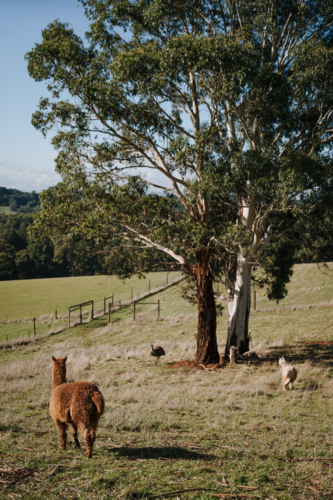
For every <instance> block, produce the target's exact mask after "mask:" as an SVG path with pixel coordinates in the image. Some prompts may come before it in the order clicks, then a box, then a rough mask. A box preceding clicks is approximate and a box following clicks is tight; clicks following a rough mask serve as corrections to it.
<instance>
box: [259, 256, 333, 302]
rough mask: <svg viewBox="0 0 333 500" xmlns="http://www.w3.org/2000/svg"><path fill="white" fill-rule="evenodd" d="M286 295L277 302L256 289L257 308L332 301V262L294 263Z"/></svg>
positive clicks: (263, 291) (262, 290)
mask: <svg viewBox="0 0 333 500" xmlns="http://www.w3.org/2000/svg"><path fill="white" fill-rule="evenodd" d="M287 288H288V295H287V296H286V297H285V299H283V300H281V301H280V302H279V303H278V304H276V302H274V301H273V302H272V301H270V300H268V299H267V296H266V293H265V290H264V289H261V290H257V291H256V294H257V309H259V310H266V309H269V310H273V309H283V308H285V307H288V308H289V307H302V306H309V305H318V304H321V303H330V302H332V301H333V263H327V264H296V265H295V267H294V273H293V275H292V277H291V280H290V283H288V285H287Z"/></svg>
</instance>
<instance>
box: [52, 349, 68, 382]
mask: <svg viewBox="0 0 333 500" xmlns="http://www.w3.org/2000/svg"><path fill="white" fill-rule="evenodd" d="M52 359H53V388H54V387H56V386H57V385H60V384H64V383H65V382H66V360H67V356H65V357H64V358H58V359H56V358H54V357H53V356H52Z"/></svg>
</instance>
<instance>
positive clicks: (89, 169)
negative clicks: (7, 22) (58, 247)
mask: <svg viewBox="0 0 333 500" xmlns="http://www.w3.org/2000/svg"><path fill="white" fill-rule="evenodd" d="M82 3H83V5H84V6H85V12H86V15H87V17H88V18H89V19H90V21H91V28H90V31H89V33H88V34H87V42H86V43H83V41H82V40H81V39H80V38H79V37H78V36H76V35H75V34H74V32H73V31H72V30H71V29H70V28H69V26H67V25H66V24H62V23H59V22H57V21H55V22H54V23H52V24H50V25H49V26H48V28H47V29H46V30H45V31H43V41H42V43H41V44H37V45H36V46H35V48H34V49H33V50H32V51H31V52H29V53H28V54H27V56H26V58H27V60H28V70H29V73H30V75H31V76H32V77H33V78H34V79H35V80H37V81H40V80H46V81H47V82H48V85H49V87H48V88H49V90H50V92H51V93H52V99H51V100H49V99H42V100H41V101H40V106H39V111H37V112H36V113H35V115H34V117H33V124H34V125H35V126H36V127H37V128H38V129H40V130H41V131H42V132H43V133H44V134H46V133H47V131H48V130H49V129H51V128H53V127H58V130H59V131H58V132H57V133H56V135H55V136H54V138H53V144H54V145H55V147H56V148H58V149H59V154H58V157H57V160H56V168H57V171H58V172H59V173H60V174H61V175H62V177H63V182H62V183H60V184H59V185H58V186H57V187H56V188H55V189H54V190H53V191H49V192H46V193H44V195H43V198H42V211H41V213H40V214H39V215H38V216H37V219H36V228H37V231H38V230H39V229H40V228H42V227H43V228H44V229H43V230H44V231H46V230H48V231H51V232H55V233H56V232H65V233H66V234H72V235H74V236H75V235H81V237H82V236H83V237H84V238H86V239H87V240H98V239H99V238H109V239H110V238H111V239H112V238H117V239H122V240H123V241H125V242H128V245H130V246H131V247H135V248H137V249H138V251H142V250H145V249H149V248H153V249H156V250H159V251H161V252H164V253H165V254H166V255H168V256H169V257H171V258H172V259H174V261H176V262H177V263H179V264H181V265H182V266H183V268H184V269H185V270H186V271H187V272H188V273H189V275H190V276H192V278H193V280H195V282H196V287H197V301H198V309H199V319H198V336H197V353H196V361H197V362H199V363H208V362H217V361H219V354H218V349H217V342H216V308H215V302H214V294H213V279H214V277H215V276H219V275H221V273H222V272H223V271H224V272H225V275H226V279H227V283H228V286H229V289H230V302H229V304H230V318H229V329H228V340H227V347H226V349H227V351H228V349H229V347H230V345H236V346H238V347H239V348H240V352H244V351H246V350H248V322H249V313H250V284H251V278H252V270H253V266H258V267H260V268H262V269H263V271H264V275H263V277H261V278H260V279H261V281H260V282H261V283H265V284H266V285H267V286H268V287H269V296H270V297H271V298H275V299H280V298H282V297H283V296H284V294H285V293H286V288H285V285H286V282H287V281H288V280H289V276H290V274H291V268H292V264H293V262H294V255H295V251H296V246H297V245H296V242H300V241H301V238H300V237H301V236H302V228H303V227H304V221H306V222H307V224H310V225H311V226H314V225H315V224H316V220H315V219H314V217H319V220H320V221H321V223H322V226H324V225H325V224H324V221H328V222H329V221H330V214H329V212H328V207H330V206H332V205H331V203H332V182H331V181H330V178H331V176H332V164H331V145H332V139H333V122H332V120H333V95H332V83H333V65H332V63H333V50H332V40H333V38H332V22H333V6H332V4H331V2H330V1H328V0H324V1H316V0H314V1H306V0H299V1H277V0H275V1H263V0H254V1H253V0H251V1H250V0H243V1H242V2H239V1H238V0H230V1H214V0H213V1H212V2H206V1H202V0H201V1H200V0H194V1H191V2H188V1H180V2H166V1H165V0H134V1H133V2H130V3H129V2H119V1H112V0H89V1H88V0H87V1H82ZM64 91H66V93H67V94H66V95H67V96H68V95H69V99H67V100H61V95H62V93H63V92H64ZM134 169H135V170H136V172H138V173H139V174H140V172H141V173H142V174H141V175H140V178H138V177H133V170H134ZM151 170H152V171H154V172H155V175H154V176H153V177H149V176H148V175H146V176H145V175H144V172H147V171H148V172H150V171H151ZM148 187H153V188H154V190H156V191H158V190H161V191H160V193H164V194H163V195H160V196H158V195H157V194H153V193H149V192H148V190H147V188H148ZM291 242H292V243H293V244H291ZM255 279H258V278H257V275H256V278H255Z"/></svg>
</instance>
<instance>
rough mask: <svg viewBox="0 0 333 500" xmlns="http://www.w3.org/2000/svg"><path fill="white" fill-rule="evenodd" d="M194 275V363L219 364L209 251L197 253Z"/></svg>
mask: <svg viewBox="0 0 333 500" xmlns="http://www.w3.org/2000/svg"><path fill="white" fill-rule="evenodd" d="M195 275H196V279H197V291H198V292H197V298H198V310H199V317H198V335H197V352H196V356H195V362H196V363H197V364H209V363H219V362H220V356H219V352H218V349H217V339H216V308H215V299H214V291H213V279H212V273H211V271H210V268H209V251H206V250H205V251H201V252H198V254H197V265H196V267H195Z"/></svg>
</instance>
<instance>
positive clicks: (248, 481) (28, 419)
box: [0, 266, 333, 500]
mask: <svg viewBox="0 0 333 500" xmlns="http://www.w3.org/2000/svg"><path fill="white" fill-rule="evenodd" d="M304 268H305V269H304ZM313 269H314V268H312V267H311V266H309V267H307V266H304V267H303V266H300V267H299V269H296V273H295V277H294V279H293V281H292V282H291V284H290V297H291V298H290V299H289V300H290V301H291V306H289V305H288V303H287V300H288V299H287V300H286V304H285V306H284V307H285V308H286V307H291V309H290V310H280V309H279V308H276V307H275V308H274V310H272V311H267V310H266V309H267V307H266V306H265V308H263V309H265V312H257V313H256V314H253V315H252V316H251V319H250V328H251V334H252V338H253V345H254V350H255V351H256V352H257V353H258V354H259V356H260V358H261V359H260V362H258V363H255V364H247V363H240V364H238V365H236V366H231V365H228V364H226V365H224V366H223V367H222V368H221V369H217V370H215V371H206V370H198V369H193V368H190V367H184V368H175V367H173V366H172V364H173V363H174V362H177V361H182V360H185V359H193V356H194V352H195V333H196V316H197V312H196V308H195V307H193V306H191V305H189V304H188V303H186V302H184V301H182V299H181V297H180V287H179V286H173V287H170V288H168V289H166V290H164V291H162V292H161V293H160V294H158V297H159V299H160V303H161V320H160V321H159V322H158V321H157V311H156V306H155V305H149V304H147V305H146V306H144V305H141V306H138V313H137V321H136V322H134V321H133V318H132V311H131V310H130V309H124V310H122V311H119V312H117V313H114V314H113V315H112V321H113V323H112V324H111V325H107V322H106V318H104V317H102V318H98V319H96V320H94V321H93V322H91V323H89V324H83V325H81V326H77V327H75V328H72V329H70V330H65V331H63V332H61V333H59V334H57V335H51V336H49V337H45V338H43V339H41V340H40V341H38V342H36V343H31V344H28V345H26V346H21V347H16V348H14V349H9V350H2V351H0V363H1V367H2V369H1V371H0V380H1V384H0V454H1V457H2V462H1V463H2V466H1V468H0V475H1V481H2V482H0V498H11V499H14V498H15V499H16V498H23V499H46V498H47V499H57V500H58V499H62V498H63V499H78V498H80V499H87V500H88V499H89V500H90V499H92V500H95V499H96V500H97V499H98V500H102V499H104V500H106V499H110V500H111V499H112V500H114V499H126V500H131V499H148V498H160V499H163V498H168V499H169V498H171V499H174V500H175V499H177V498H178V499H181V500H187V499H192V500H199V499H200V500H213V499H214V498H226V499H229V498H234V499H237V498H238V499H245V498H246V499H251V498H258V499H263V500H266V499H269V500H274V499H276V500H296V499H297V500H300V499H304V500H311V499H331V498H333V477H332V473H331V469H332V467H333V448H332V446H333V432H332V417H333V405H332V395H333V344H332V340H333V339H332V333H333V308H332V307H322V306H320V305H318V304H320V303H321V302H323V303H327V304H328V303H330V302H331V300H332V296H331V293H330V288H329V284H328V285H327V286H328V288H327V289H328V292H327V296H326V295H324V296H323V297H322V298H321V299H320V301H319V302H317V307H315V308H311V309H310V308H308V306H310V305H312V304H313V294H312V293H308V294H303V295H305V296H306V297H307V299H306V300H304V301H303V302H302V303H301V304H300V305H301V306H302V308H303V309H302V308H299V307H296V306H298V305H299V304H296V302H295V303H294V302H292V297H293V296H295V297H296V294H297V289H298V287H299V283H300V281H298V279H297V273H299V276H300V279H301V278H302V276H305V277H306V276H308V275H309V274H310V271H311V272H312V271H313ZM323 279H326V278H322V275H321V274H320V273H319V274H318V275H317V274H316V273H314V275H313V276H312V278H311V280H309V288H308V289H305V292H306V291H308V290H312V289H313V288H314V287H320V288H321V287H324V286H326V285H325V282H323ZM305 283H306V282H305ZM304 287H306V284H305V285H304ZM303 295H302V297H303ZM155 297H156V298H157V296H154V301H155ZM264 300H265V299H264V298H262V299H260V301H259V302H258V308H259V310H260V308H261V303H264ZM293 300H294V299H293ZM295 300H296V299H295ZM151 301H152V300H151V299H148V298H147V299H145V300H143V301H142V304H143V303H145V302H151ZM294 306H295V307H294ZM293 308H294V310H293ZM226 328H227V317H226V315H223V316H220V317H219V320H218V344H219V350H220V352H221V353H222V352H223V345H224V343H225V336H226ZM151 343H154V344H158V345H162V346H163V347H164V349H165V351H166V356H165V358H162V359H161V361H160V363H159V364H157V365H155V364H154V359H153V358H152V357H151V356H150V355H149V353H150V344H151ZM51 355H54V356H56V357H63V356H64V355H68V362H67V378H68V381H74V380H88V381H91V382H94V383H96V384H97V385H98V386H99V388H100V390H101V392H102V393H103V395H104V398H105V401H106V411H105V415H104V416H103V417H102V419H101V422H100V426H99V429H98V433H97V440H96V443H95V448H94V453H93V458H92V459H91V460H88V459H87V458H86V456H85V450H84V449H83V448H81V450H76V449H74V446H73V442H72V437H71V435H70V432H69V435H70V437H69V438H68V450H67V451H64V452H61V451H60V447H59V444H60V440H59V436H58V433H57V429H56V427H55V425H54V423H53V422H52V420H51V418H50V416H49V409H48V405H49V399H50V394H51V373H52V361H51ZM280 355H284V356H285V357H286V358H287V359H288V360H289V361H291V362H292V363H293V365H294V366H295V367H296V369H297V370H298V380H297V382H296V384H295V388H294V390H293V391H288V392H282V390H281V372H280V370H279V366H278V363H277V360H278V357H279V356H280ZM80 441H81V445H82V446H83V445H84V442H83V439H82V437H80ZM177 492H178V493H177ZM169 494H170V495H169ZM213 495H218V497H214V496H213Z"/></svg>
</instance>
